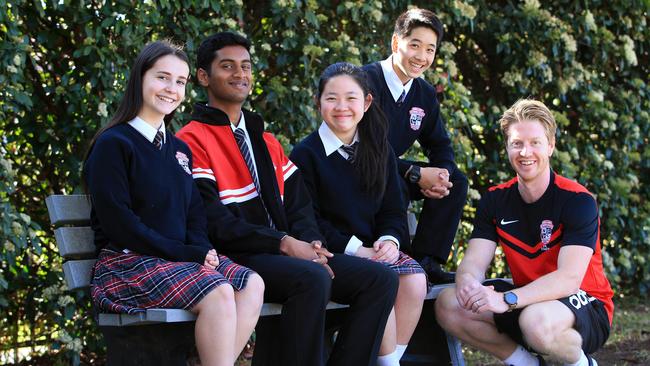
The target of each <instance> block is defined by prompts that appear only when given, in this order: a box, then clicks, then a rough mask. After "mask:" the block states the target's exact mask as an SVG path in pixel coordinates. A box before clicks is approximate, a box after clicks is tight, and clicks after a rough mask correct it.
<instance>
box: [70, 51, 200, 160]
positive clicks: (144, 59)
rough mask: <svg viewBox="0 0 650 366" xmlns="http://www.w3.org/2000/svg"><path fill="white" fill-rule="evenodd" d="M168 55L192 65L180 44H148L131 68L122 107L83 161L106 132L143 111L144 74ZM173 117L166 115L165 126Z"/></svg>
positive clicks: (121, 102)
mask: <svg viewBox="0 0 650 366" xmlns="http://www.w3.org/2000/svg"><path fill="white" fill-rule="evenodd" d="M167 55H174V56H176V57H178V58H179V59H181V60H182V61H184V62H185V63H187V65H188V66H189V64H190V60H189V58H188V57H187V54H186V53H185V51H183V47H182V46H180V45H178V44H175V43H172V42H171V41H169V40H162V41H156V42H151V43H149V44H147V45H146V46H145V47H144V48H143V49H142V51H140V54H138V57H137V58H136V59H135V62H134V63H133V66H132V67H131V73H130V75H129V81H128V83H127V84H126V90H125V91H124V95H123V96H122V100H121V101H120V105H119V106H118V107H117V111H116V112H115V114H114V115H113V117H112V118H111V120H110V121H109V122H108V124H106V126H104V127H102V128H101V129H99V131H97V133H96V134H95V136H94V137H93V138H92V140H90V145H89V147H88V150H87V151H86V155H85V156H84V159H83V160H84V161H86V159H88V156H89V155H90V151H91V150H92V148H93V146H94V145H95V141H97V139H98V138H99V136H100V135H101V134H102V133H104V131H106V130H108V129H109V128H111V127H113V126H116V125H119V124H122V123H126V122H128V121H130V120H132V119H134V118H135V117H137V115H138V113H139V112H140V109H142V105H143V104H144V99H143V98H142V78H143V76H144V74H145V73H146V72H147V71H148V70H149V69H151V68H152V67H153V65H154V64H155V63H156V61H158V59H160V58H162V57H164V56H167ZM173 117H174V112H171V113H170V114H168V115H166V116H165V117H164V118H163V120H164V121H165V125H168V124H169V123H170V121H171V120H172V118H173Z"/></svg>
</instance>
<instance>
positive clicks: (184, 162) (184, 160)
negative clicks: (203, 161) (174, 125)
mask: <svg viewBox="0 0 650 366" xmlns="http://www.w3.org/2000/svg"><path fill="white" fill-rule="evenodd" d="M176 160H178V165H180V166H181V168H183V170H185V173H187V174H189V175H192V171H191V170H190V159H188V157H187V155H185V154H184V153H182V152H180V151H176Z"/></svg>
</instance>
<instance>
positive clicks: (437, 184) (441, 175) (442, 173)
mask: <svg viewBox="0 0 650 366" xmlns="http://www.w3.org/2000/svg"><path fill="white" fill-rule="evenodd" d="M420 174H421V175H422V177H421V178H420V181H419V182H418V185H419V186H420V192H422V194H423V195H424V196H425V197H428V198H435V199H440V198H444V197H446V196H448V195H449V190H450V189H451V187H453V183H451V182H450V181H449V172H448V171H447V169H443V168H433V167H431V168H421V169H420Z"/></svg>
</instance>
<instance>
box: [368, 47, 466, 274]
mask: <svg viewBox="0 0 650 366" xmlns="http://www.w3.org/2000/svg"><path fill="white" fill-rule="evenodd" d="M391 57H392V56H391ZM391 57H389V58H388V59H386V60H383V61H381V62H374V63H371V64H368V65H365V66H364V67H363V69H364V70H365V71H366V72H367V73H368V76H369V80H370V85H371V89H372V94H373V97H374V102H375V103H378V105H379V106H380V107H381V109H382V110H383V111H384V113H385V114H386V117H387V118H388V122H389V131H388V140H389V142H390V144H391V146H392V148H393V150H394V151H395V154H396V156H398V157H400V156H402V155H403V154H404V153H405V152H406V151H407V150H408V149H409V148H410V147H411V146H412V145H413V144H414V143H415V141H418V142H419V144H420V146H421V147H422V150H423V152H424V154H425V155H426V156H427V158H428V160H429V161H428V162H420V161H410V160H406V159H399V160H398V163H397V168H398V171H399V175H400V176H401V177H402V178H403V179H402V180H401V182H402V184H403V185H404V187H405V194H406V191H407V192H408V193H407V194H408V197H409V198H410V199H411V200H420V199H422V200H424V202H423V206H422V211H421V212H420V217H419V220H418V227H417V231H416V234H415V237H414V238H413V242H412V244H411V253H412V254H413V255H414V256H415V257H416V258H419V257H423V256H431V257H433V258H434V259H435V260H436V261H437V262H438V263H445V262H446V261H447V258H448V257H449V253H450V251H451V246H452V244H453V241H454V237H455V235H456V230H457V229H458V224H459V222H460V218H461V216H462V212H463V207H464V205H465V200H466V198H467V188H468V183H467V178H466V177H465V176H464V175H463V174H462V172H460V170H458V168H457V167H456V164H455V163H454V152H453V149H452V147H451V140H450V139H449V136H448V134H447V131H446V129H445V125H444V121H443V119H442V116H441V114H440V104H439V103H438V100H437V97H436V91H435V89H434V88H433V87H432V86H431V84H429V83H428V82H426V81H425V80H424V79H422V78H416V79H412V80H410V81H409V82H408V83H407V84H406V85H402V83H401V81H400V80H399V78H398V77H397V74H396V73H395V71H394V70H393V68H392V59H391ZM402 92H404V96H402ZM411 165H418V166H421V167H437V168H445V169H447V170H448V171H449V175H450V178H449V180H450V181H451V182H452V183H453V185H454V186H453V187H452V188H451V190H450V191H449V195H448V196H446V197H444V198H441V199H430V198H426V197H424V196H423V195H422V193H421V192H420V187H419V186H418V185H417V183H410V182H408V181H407V180H406V174H407V171H408V169H409V168H410V167H411ZM407 203H408V201H407Z"/></svg>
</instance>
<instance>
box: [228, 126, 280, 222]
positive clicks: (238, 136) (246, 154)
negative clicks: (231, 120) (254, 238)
mask: <svg viewBox="0 0 650 366" xmlns="http://www.w3.org/2000/svg"><path fill="white" fill-rule="evenodd" d="M234 134H235V140H236V141H237V146H239V151H240V152H241V156H242V157H243V158H244V161H245V162H246V166H247V167H248V171H249V172H250V173H251V177H252V178H253V184H255V189H256V190H257V194H258V195H259V196H260V201H261V202H262V206H263V207H264V211H266V216H267V217H268V220H269V224H270V226H271V227H272V228H275V225H274V224H273V220H272V219H271V215H270V214H269V210H267V209H266V205H265V204H264V200H263V199H262V187H261V186H260V181H259V179H257V172H255V165H253V158H252V157H251V153H250V150H248V145H247V144H246V132H244V130H243V129H241V128H236V129H235V131H234Z"/></svg>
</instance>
